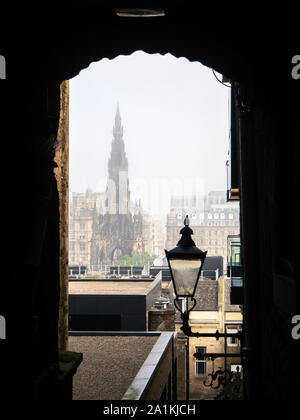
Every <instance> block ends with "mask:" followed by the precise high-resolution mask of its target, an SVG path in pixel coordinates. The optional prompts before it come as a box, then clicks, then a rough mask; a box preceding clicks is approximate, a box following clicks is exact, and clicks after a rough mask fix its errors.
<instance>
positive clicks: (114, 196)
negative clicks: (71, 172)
mask: <svg viewBox="0 0 300 420" xmlns="http://www.w3.org/2000/svg"><path fill="white" fill-rule="evenodd" d="M69 232H70V233H69V250H70V251H69V263H70V264H72V265H78V266H80V265H86V266H87V267H88V269H89V270H92V271H99V270H104V269H105V266H107V265H112V264H114V263H115V262H116V261H117V260H118V259H120V258H121V257H123V256H125V255H128V256H133V255H139V254H142V253H143V252H147V253H149V254H150V255H159V254H160V253H162V252H163V249H164V233H163V228H162V226H161V224H160V222H159V221H156V220H154V219H153V218H152V217H151V216H150V215H146V214H144V212H143V211H142V208H141V204H140V203H135V204H133V203H132V201H131V198H130V189H129V178H128V159H127V156H126V152H125V144H124V139H123V126H122V121H121V115H120V110H119V106H118V107H117V112H116V116H115V123H114V127H113V140H112V145H111V154H110V158H109V161H108V179H107V186H106V191H105V192H103V193H95V192H92V191H91V190H90V189H88V190H87V191H86V193H73V197H72V202H71V204H70V230H69Z"/></svg>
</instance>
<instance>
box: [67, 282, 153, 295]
mask: <svg viewBox="0 0 300 420" xmlns="http://www.w3.org/2000/svg"><path fill="white" fill-rule="evenodd" d="M157 281H158V279H157V280H155V281H152V282H149V281H139V282H136V281H127V280H114V281H110V280H103V281H75V282H74V281H71V282H69V294H70V295H146V294H147V293H148V292H149V291H150V290H151V289H152V288H153V287H154V286H155V285H156V284H157Z"/></svg>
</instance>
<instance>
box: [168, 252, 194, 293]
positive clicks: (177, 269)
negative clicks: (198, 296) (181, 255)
mask: <svg viewBox="0 0 300 420" xmlns="http://www.w3.org/2000/svg"><path fill="white" fill-rule="evenodd" d="M169 263H170V266H171V270H172V273H173V279H174V283H175V289H176V292H177V295H179V296H192V295H193V292H194V288H195V285H196V283H197V280H198V275H199V270H200V267H201V263H202V260H201V259H200V258H199V259H195V260H183V259H170V260H169Z"/></svg>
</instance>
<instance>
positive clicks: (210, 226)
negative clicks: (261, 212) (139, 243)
mask: <svg viewBox="0 0 300 420" xmlns="http://www.w3.org/2000/svg"><path fill="white" fill-rule="evenodd" d="M186 214H188V215H189V218H190V227H191V229H192V230H193V232H194V235H193V240H194V242H195V243H196V246H198V247H199V248H201V249H202V250H203V251H208V252H207V255H208V256H222V257H223V262H224V269H225V264H226V261H227V237H228V235H238V234H239V233H240V223H239V203H236V202H227V201H226V192H225V191H211V192H210V193H209V194H208V195H207V196H205V197H196V196H191V197H172V198H171V209H170V212H169V214H168V215H167V238H166V249H172V248H174V246H175V245H176V244H177V242H178V241H179V239H180V235H179V231H180V229H181V228H182V225H183V220H184V218H185V215H186Z"/></svg>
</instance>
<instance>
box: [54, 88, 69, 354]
mask: <svg viewBox="0 0 300 420" xmlns="http://www.w3.org/2000/svg"><path fill="white" fill-rule="evenodd" d="M60 103H61V107H60V117H59V127H58V132H57V149H56V154H55V162H56V163H57V165H58V167H57V168H56V169H55V176H56V181H57V188H58V194H59V283H60V297H59V321H58V345H59V349H60V350H65V349H66V346H67V340H68V211H69V210H68V206H69V81H68V80H67V81H64V82H62V84H61V85H60Z"/></svg>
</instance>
